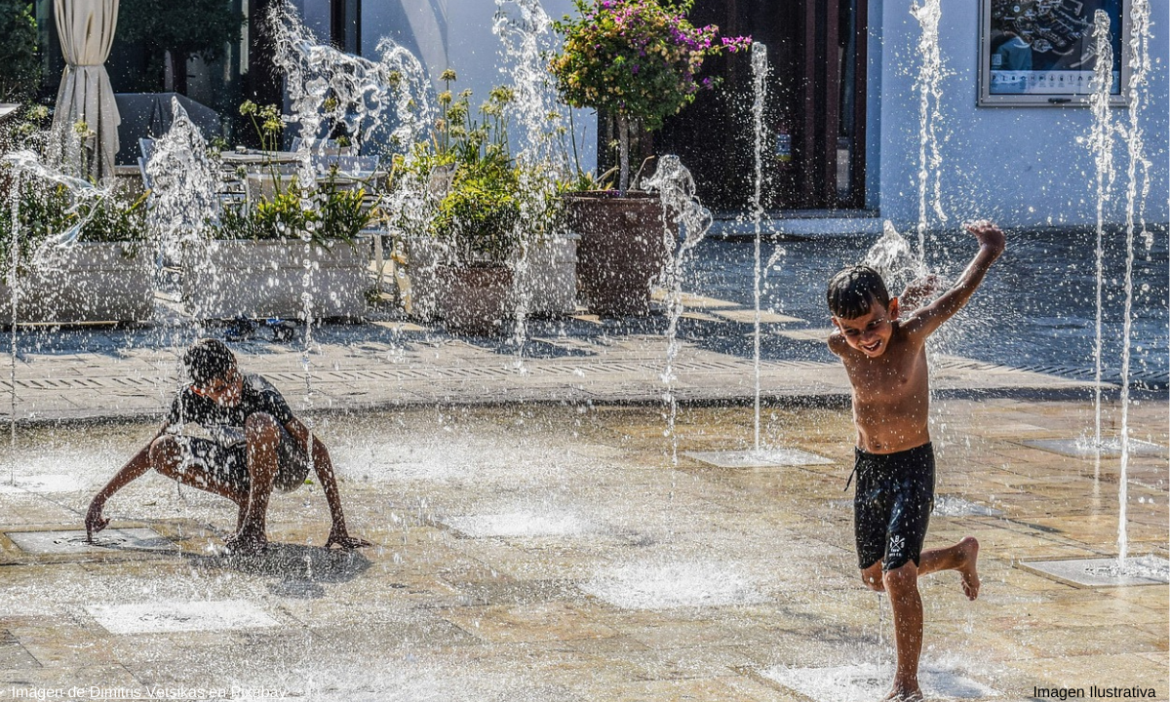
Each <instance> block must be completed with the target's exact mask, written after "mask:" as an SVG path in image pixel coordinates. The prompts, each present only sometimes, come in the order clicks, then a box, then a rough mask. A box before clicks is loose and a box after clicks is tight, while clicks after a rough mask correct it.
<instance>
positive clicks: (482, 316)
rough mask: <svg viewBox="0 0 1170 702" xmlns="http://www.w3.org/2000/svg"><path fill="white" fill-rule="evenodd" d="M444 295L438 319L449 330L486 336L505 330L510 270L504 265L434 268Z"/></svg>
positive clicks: (509, 306)
mask: <svg viewBox="0 0 1170 702" xmlns="http://www.w3.org/2000/svg"><path fill="white" fill-rule="evenodd" d="M435 279H436V281H437V282H438V284H439V286H440V288H441V289H442V290H444V291H445V293H446V294H445V295H443V296H442V298H441V299H440V300H439V305H440V307H441V309H440V310H438V311H439V312H440V316H441V317H442V319H443V322H444V324H445V325H446V327H447V328H448V329H449V330H451V331H456V332H464V333H467V334H476V335H480V336H489V335H494V334H499V333H501V332H502V331H503V330H504V320H506V319H508V318H509V317H511V316H512V310H513V307H512V304H511V302H512V300H511V293H512V269H511V268H509V267H508V266H506V265H503V264H499V265H486V266H447V265H439V266H436V267H435Z"/></svg>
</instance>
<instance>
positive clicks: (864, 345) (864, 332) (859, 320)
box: [833, 298, 898, 358]
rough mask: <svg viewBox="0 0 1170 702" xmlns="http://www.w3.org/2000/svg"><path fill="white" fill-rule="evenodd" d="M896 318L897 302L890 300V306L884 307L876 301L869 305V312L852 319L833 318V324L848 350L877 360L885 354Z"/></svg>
mask: <svg viewBox="0 0 1170 702" xmlns="http://www.w3.org/2000/svg"><path fill="white" fill-rule="evenodd" d="M897 318H898V300H897V298H895V299H893V300H890V306H889V307H885V306H883V305H882V303H880V302H878V301H877V300H871V301H870V303H869V312H867V313H866V314H864V315H862V316H860V317H856V318H854V319H842V318H840V317H833V324H835V325H836V326H837V329H838V330H840V332H841V336H843V337H845V342H846V343H847V344H849V346H850V348H853V349H856V350H857V351H860V352H861V353H863V354H865V355H866V357H868V358H878V357H879V356H881V355H882V354H884V353H885V352H886V348H887V347H888V346H889V344H890V337H891V336H893V335H894V324H893V323H894V320H895V319H897Z"/></svg>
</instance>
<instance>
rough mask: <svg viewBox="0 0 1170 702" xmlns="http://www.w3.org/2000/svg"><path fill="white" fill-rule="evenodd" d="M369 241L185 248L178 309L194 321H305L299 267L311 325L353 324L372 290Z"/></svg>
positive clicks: (217, 243)
mask: <svg viewBox="0 0 1170 702" xmlns="http://www.w3.org/2000/svg"><path fill="white" fill-rule="evenodd" d="M370 259H371V253H370V242H369V240H368V239H359V240H358V241H357V242H356V243H355V244H354V245H353V246H350V245H349V244H347V243H345V242H344V241H338V242H336V243H335V244H334V245H332V246H329V247H321V246H311V247H308V248H307V249H306V247H305V244H304V242H301V241H287V242H281V241H208V242H199V243H193V244H187V245H186V246H184V249H183V302H184V304H185V305H186V307H187V311H188V312H190V313H191V314H192V315H194V316H195V317H197V318H198V319H236V318H239V317H244V318H247V319H264V318H270V317H279V318H282V319H304V317H305V302H304V297H303V295H304V293H305V292H306V288H305V272H306V268H305V264H306V261H308V263H309V265H310V266H311V275H310V287H309V289H308V292H309V293H310V295H311V305H310V310H311V312H310V314H311V316H312V317H313V318H314V319H324V318H331V317H345V318H350V319H357V318H360V317H362V316H363V315H364V314H365V313H366V304H367V297H366V296H367V293H368V291H369V289H370V288H371V287H372V282H371V280H370V273H369V270H368V268H369V264H370Z"/></svg>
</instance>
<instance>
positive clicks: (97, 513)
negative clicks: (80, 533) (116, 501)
mask: <svg viewBox="0 0 1170 702" xmlns="http://www.w3.org/2000/svg"><path fill="white" fill-rule="evenodd" d="M103 506H104V505H103V504H102V503H100V502H98V501H97V500H94V501H93V502H91V503H90V504H89V511H88V512H86V513H85V540H86V541H88V542H91V543H92V542H93V535H94V534H95V533H97V532H99V531H101V530H102V529H105V528H106V527H107V526H109V524H110V520H108V519H105V518H104V517H102V507H103Z"/></svg>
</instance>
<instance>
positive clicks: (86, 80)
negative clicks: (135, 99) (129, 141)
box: [53, 0, 122, 178]
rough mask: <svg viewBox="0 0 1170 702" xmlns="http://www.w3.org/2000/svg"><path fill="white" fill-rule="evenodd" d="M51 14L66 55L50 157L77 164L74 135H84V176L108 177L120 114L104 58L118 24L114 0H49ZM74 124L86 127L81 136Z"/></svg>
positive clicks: (77, 149)
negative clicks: (85, 155) (86, 160)
mask: <svg viewBox="0 0 1170 702" xmlns="http://www.w3.org/2000/svg"><path fill="white" fill-rule="evenodd" d="M53 12H54V15H55V17H56V19H57V36H58V37H60V39H61V53H62V54H64V55H65V73H64V74H62V76H61V88H60V90H58V91H57V111H56V114H55V115H54V117H53V149H54V155H55V156H56V158H57V159H58V160H59V161H61V162H66V163H68V162H72V163H76V159H78V157H79V156H80V151H79V148H78V147H79V145H80V141H79V139H85V147H86V149H85V150H86V152H87V158H88V162H87V164H86V166H87V167H86V175H92V176H95V177H98V178H107V177H110V176H112V175H113V174H114V155H115V154H117V153H118V124H119V123H121V121H122V118H121V116H119V114H118V106H117V104H115V102H114V89H113V88H112V87H111V86H110V77H109V75H108V74H107V73H106V67H105V62H106V59H107V58H108V57H109V55H110V47H111V46H113V44H114V29H115V28H116V27H117V25H118V0H54V2H53ZM78 122H84V123H85V125H86V127H87V134H86V135H82V136H81V137H79V136H78V134H77V133H76V125H77V123H78Z"/></svg>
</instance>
